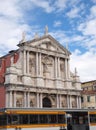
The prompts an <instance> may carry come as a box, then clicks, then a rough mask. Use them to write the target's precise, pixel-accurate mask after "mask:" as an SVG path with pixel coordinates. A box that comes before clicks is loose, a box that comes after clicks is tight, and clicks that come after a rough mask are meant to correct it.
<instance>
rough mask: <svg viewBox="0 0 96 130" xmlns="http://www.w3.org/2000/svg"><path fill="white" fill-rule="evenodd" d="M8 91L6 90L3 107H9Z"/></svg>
mask: <svg viewBox="0 0 96 130" xmlns="http://www.w3.org/2000/svg"><path fill="white" fill-rule="evenodd" d="M9 102H10V101H9V92H6V106H5V107H9Z"/></svg>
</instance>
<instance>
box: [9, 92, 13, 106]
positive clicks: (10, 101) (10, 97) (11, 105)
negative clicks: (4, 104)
mask: <svg viewBox="0 0 96 130" xmlns="http://www.w3.org/2000/svg"><path fill="white" fill-rule="evenodd" d="M9 107H12V91H10V105H9Z"/></svg>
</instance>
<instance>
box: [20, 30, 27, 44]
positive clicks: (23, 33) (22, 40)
mask: <svg viewBox="0 0 96 130" xmlns="http://www.w3.org/2000/svg"><path fill="white" fill-rule="evenodd" d="M25 37H26V34H25V32H24V31H23V32H22V39H21V41H20V43H23V42H25Z"/></svg>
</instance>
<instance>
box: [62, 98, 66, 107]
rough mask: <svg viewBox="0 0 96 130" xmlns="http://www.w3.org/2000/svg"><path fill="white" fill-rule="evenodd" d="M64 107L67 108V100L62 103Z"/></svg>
mask: <svg viewBox="0 0 96 130" xmlns="http://www.w3.org/2000/svg"><path fill="white" fill-rule="evenodd" d="M62 107H67V100H66V99H63V101H62Z"/></svg>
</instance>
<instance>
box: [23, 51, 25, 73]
mask: <svg viewBox="0 0 96 130" xmlns="http://www.w3.org/2000/svg"><path fill="white" fill-rule="evenodd" d="M23 55H24V58H23V62H24V64H23V72H24V74H26V51H25V50H24V52H23Z"/></svg>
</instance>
